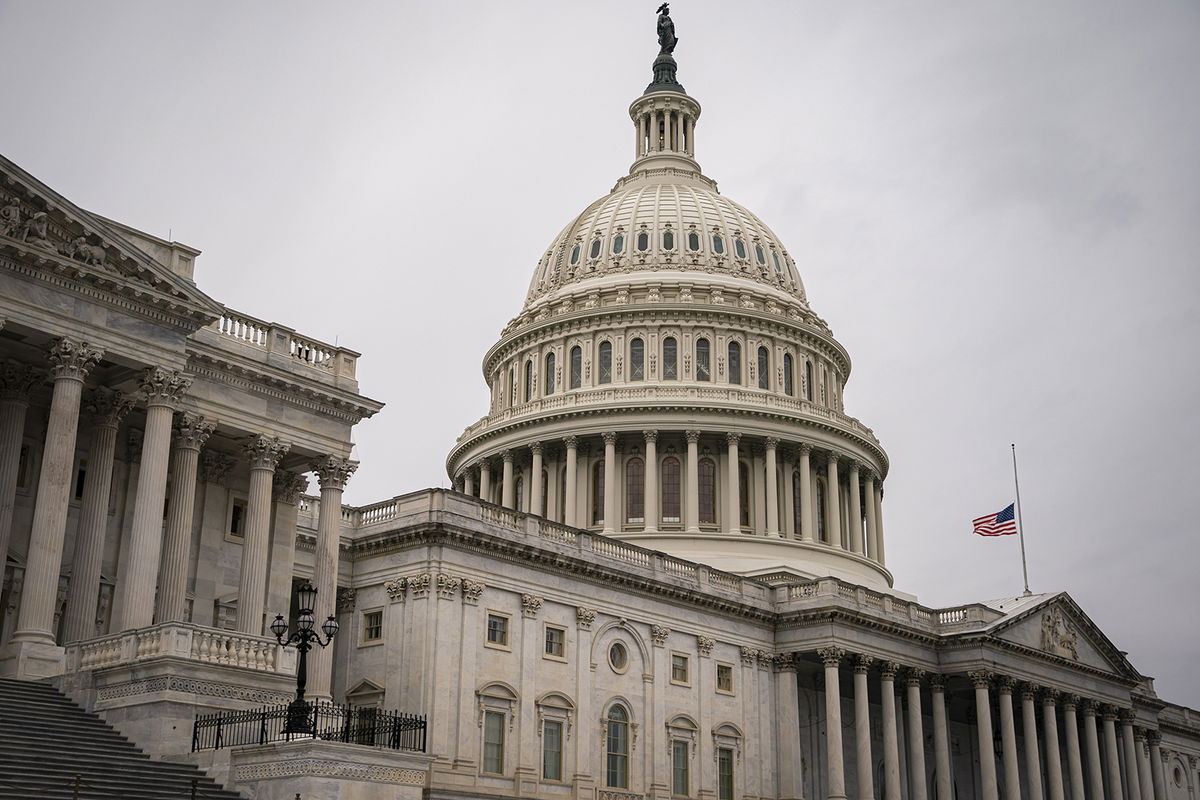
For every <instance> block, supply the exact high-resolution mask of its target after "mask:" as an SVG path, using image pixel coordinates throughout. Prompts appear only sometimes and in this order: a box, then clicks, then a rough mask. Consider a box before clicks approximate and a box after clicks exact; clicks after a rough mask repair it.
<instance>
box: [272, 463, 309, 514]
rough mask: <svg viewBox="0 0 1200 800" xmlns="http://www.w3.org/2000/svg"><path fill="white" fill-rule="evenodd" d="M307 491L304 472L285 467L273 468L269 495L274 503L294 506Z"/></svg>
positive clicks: (306, 480) (306, 479) (306, 477)
mask: <svg viewBox="0 0 1200 800" xmlns="http://www.w3.org/2000/svg"><path fill="white" fill-rule="evenodd" d="M307 491H308V476H307V475H305V474H304V473H302V472H291V471H290V470H286V469H277V470H275V475H274V476H272V478H271V497H272V499H274V500H275V502H276V503H285V504H287V505H291V506H294V505H296V504H297V503H299V502H300V496H301V495H303V494H304V493H305V492H307Z"/></svg>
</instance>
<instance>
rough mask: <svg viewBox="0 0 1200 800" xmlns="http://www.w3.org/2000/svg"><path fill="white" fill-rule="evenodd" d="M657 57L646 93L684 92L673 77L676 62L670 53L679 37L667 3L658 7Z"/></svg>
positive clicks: (673, 50) (672, 51)
mask: <svg viewBox="0 0 1200 800" xmlns="http://www.w3.org/2000/svg"><path fill="white" fill-rule="evenodd" d="M657 13H658V47H659V50H658V58H656V59H654V80H653V81H651V82H650V85H649V86H647V87H646V94H650V93H651V92H679V93H680V94H686V92H685V91H684V89H683V86H681V85H680V83H679V81H678V80H676V79H675V70H676V64H675V59H674V58H672V57H671V54H672V53H674V52H675V45H677V44H679V38H678V37H677V36H676V35H675V21H674V20H673V19H671V9H670V8H668V4H667V3H663V4H662V5H661V6H659V7H658V12H657Z"/></svg>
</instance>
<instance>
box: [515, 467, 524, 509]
mask: <svg viewBox="0 0 1200 800" xmlns="http://www.w3.org/2000/svg"><path fill="white" fill-rule="evenodd" d="M524 510H525V476H524V475H518V476H517V511H524Z"/></svg>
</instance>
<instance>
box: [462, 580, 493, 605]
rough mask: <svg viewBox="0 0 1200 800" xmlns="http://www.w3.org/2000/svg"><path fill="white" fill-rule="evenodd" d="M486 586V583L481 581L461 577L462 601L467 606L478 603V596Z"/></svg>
mask: <svg viewBox="0 0 1200 800" xmlns="http://www.w3.org/2000/svg"><path fill="white" fill-rule="evenodd" d="M486 588H487V584H485V583H483V582H482V581H473V580H471V579H470V578H463V579H462V601H463V602H464V603H465V604H467V605H469V606H477V605H479V598H480V596H481V595H483V590H484V589H486Z"/></svg>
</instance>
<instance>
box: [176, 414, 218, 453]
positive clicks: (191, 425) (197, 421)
mask: <svg viewBox="0 0 1200 800" xmlns="http://www.w3.org/2000/svg"><path fill="white" fill-rule="evenodd" d="M216 427H217V423H215V422H210V421H209V420H206V419H205V418H204V417H202V416H201V415H199V414H194V413H192V412H191V411H185V412H183V413H182V414H180V415H179V419H177V420H176V421H175V444H176V445H177V446H178V447H180V448H183V449H185V450H196V451H199V450H200V448H201V447H204V443H205V442H207V441H208V437H209V436H211V435H212V432H213V430H214V429H215V428H216Z"/></svg>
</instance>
